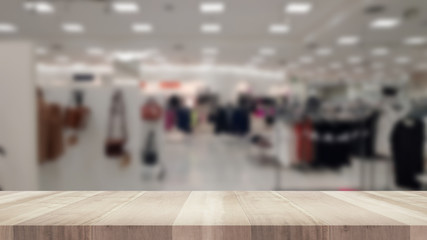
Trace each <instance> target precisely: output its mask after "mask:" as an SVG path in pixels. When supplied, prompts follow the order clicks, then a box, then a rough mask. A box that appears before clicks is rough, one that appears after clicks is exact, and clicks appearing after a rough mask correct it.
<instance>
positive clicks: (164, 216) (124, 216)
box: [92, 192, 190, 240]
mask: <svg viewBox="0 0 427 240" xmlns="http://www.w3.org/2000/svg"><path fill="white" fill-rule="evenodd" d="M189 195H190V192H167V193H164V192H147V193H145V194H143V195H142V196H140V197H138V198H136V199H134V200H132V201H129V202H128V204H126V205H124V206H122V207H121V208H119V209H117V211H114V212H111V213H110V214H108V215H106V216H103V217H102V218H100V219H99V220H98V221H96V222H95V223H93V224H92V225H93V227H92V239H93V240H116V239H121V240H122V239H123V240H127V239H129V240H130V239H139V240H145V239H147V240H152V239H165V240H166V239H167V240H171V239H172V224H173V222H174V221H175V219H176V217H177V216H178V214H179V212H180V211H181V209H182V206H183V205H184V203H185V201H186V200H187V198H188V196H189Z"/></svg>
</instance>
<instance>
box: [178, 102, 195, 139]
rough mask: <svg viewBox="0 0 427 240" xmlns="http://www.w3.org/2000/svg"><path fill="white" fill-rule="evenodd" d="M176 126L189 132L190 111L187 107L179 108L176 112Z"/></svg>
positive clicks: (190, 129)
mask: <svg viewBox="0 0 427 240" xmlns="http://www.w3.org/2000/svg"><path fill="white" fill-rule="evenodd" d="M176 116H177V121H176V125H177V128H178V129H180V130H181V131H183V132H185V133H191V131H192V128H191V111H190V109H188V108H185V107H183V108H180V109H179V110H178V111H177V113H176Z"/></svg>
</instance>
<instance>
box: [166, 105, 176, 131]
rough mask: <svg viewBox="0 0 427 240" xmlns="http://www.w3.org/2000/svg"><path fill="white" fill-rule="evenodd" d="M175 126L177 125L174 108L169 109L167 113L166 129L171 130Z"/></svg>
mask: <svg viewBox="0 0 427 240" xmlns="http://www.w3.org/2000/svg"><path fill="white" fill-rule="evenodd" d="M174 126H175V112H174V111H172V110H167V111H166V115H165V129H166V131H170V130H172V128H173V127H174Z"/></svg>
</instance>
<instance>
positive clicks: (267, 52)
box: [259, 47, 276, 56]
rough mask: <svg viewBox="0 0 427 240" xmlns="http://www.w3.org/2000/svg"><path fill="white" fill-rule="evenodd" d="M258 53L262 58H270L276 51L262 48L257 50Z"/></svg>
mask: <svg viewBox="0 0 427 240" xmlns="http://www.w3.org/2000/svg"><path fill="white" fill-rule="evenodd" d="M259 53H260V54H261V55H264V56H272V55H275V54H276V49H274V48H269V47H263V48H261V49H260V50H259Z"/></svg>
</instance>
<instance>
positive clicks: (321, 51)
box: [316, 48, 332, 56]
mask: <svg viewBox="0 0 427 240" xmlns="http://www.w3.org/2000/svg"><path fill="white" fill-rule="evenodd" d="M316 54H317V55H319V56H329V55H331V54H332V49H330V48H319V49H317V50H316Z"/></svg>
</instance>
